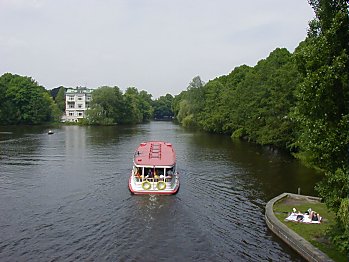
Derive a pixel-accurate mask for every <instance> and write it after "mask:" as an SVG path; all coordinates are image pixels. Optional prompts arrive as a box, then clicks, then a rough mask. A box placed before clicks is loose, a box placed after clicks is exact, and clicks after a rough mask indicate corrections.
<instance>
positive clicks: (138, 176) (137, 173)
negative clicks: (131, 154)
mask: <svg viewBox="0 0 349 262" xmlns="http://www.w3.org/2000/svg"><path fill="white" fill-rule="evenodd" d="M136 178H137V179H138V180H140V179H141V178H142V175H141V172H140V170H139V168H137V170H136Z"/></svg>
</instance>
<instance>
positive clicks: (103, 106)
mask: <svg viewBox="0 0 349 262" xmlns="http://www.w3.org/2000/svg"><path fill="white" fill-rule="evenodd" d="M123 108H124V100H123V95H122V92H121V91H120V89H119V88H118V87H117V86H114V87H109V86H102V87H100V88H98V89H96V90H94V91H93V92H92V101H91V109H90V110H87V112H86V114H87V116H86V118H87V121H88V123H89V124H94V125H110V124H117V123H121V122H122V121H123V114H124V112H123Z"/></svg>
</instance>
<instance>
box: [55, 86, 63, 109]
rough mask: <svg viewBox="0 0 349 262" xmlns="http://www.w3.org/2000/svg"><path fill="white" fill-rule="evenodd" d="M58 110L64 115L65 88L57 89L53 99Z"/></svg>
mask: <svg viewBox="0 0 349 262" xmlns="http://www.w3.org/2000/svg"><path fill="white" fill-rule="evenodd" d="M54 100H55V102H56V104H57V107H58V109H59V110H60V111H61V112H62V113H64V111H65V87H64V86H61V87H59V91H58V93H57V95H56V97H55V98H54Z"/></svg>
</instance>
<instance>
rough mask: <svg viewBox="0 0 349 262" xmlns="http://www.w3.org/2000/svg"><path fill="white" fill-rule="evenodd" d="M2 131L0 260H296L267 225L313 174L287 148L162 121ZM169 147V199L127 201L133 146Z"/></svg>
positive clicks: (308, 188) (309, 184)
mask: <svg viewBox="0 0 349 262" xmlns="http://www.w3.org/2000/svg"><path fill="white" fill-rule="evenodd" d="M47 131H48V130H47V129H46V128H44V127H0V260H1V261H86V260H87V261H302V259H301V258H300V257H299V256H298V255H297V254H296V253H295V252H294V251H292V250H291V249H290V248H288V247H287V246H286V245H285V244H283V242H281V241H280V240H279V239H278V238H277V237H275V236H274V235H273V234H272V233H271V232H270V231H269V230H268V229H267V226H266V224H265V221H264V207H265V204H266V202H267V201H268V200H270V199H271V198H273V197H275V196H276V195H278V194H280V193H282V192H293V193H296V192H297V189H298V187H300V188H301V190H302V193H303V194H310V195H314V194H315V193H314V190H313V187H314V184H315V183H316V182H317V181H318V180H319V179H320V175H319V174H316V173H315V172H314V171H312V170H310V169H307V168H305V167H303V166H302V165H301V164H300V163H299V162H297V161H295V160H294V159H292V158H290V157H289V156H288V155H287V154H282V153H276V152H271V151H269V150H267V149H265V148H263V147H260V146H257V145H254V144H248V143H245V142H239V141H235V142H232V141H231V140H230V138H229V137H225V136H218V135H210V134H205V133H202V132H194V131H188V130H184V129H182V128H181V127H179V126H177V125H175V124H172V123H171V122H151V123H150V124H144V125H139V126H133V127H117V126H116V127H80V126H63V127H61V128H57V129H54V130H53V131H54V132H55V133H54V134H53V135H48V134H47ZM146 140H166V141H169V142H171V143H172V144H173V146H174V148H175V150H176V152H177V160H178V167H179V171H180V181H181V187H180V190H179V193H178V194H176V195H174V196H154V195H150V196H149V195H146V196H133V195H131V194H130V192H129V190H128V187H127V183H128V178H129V174H130V171H131V168H132V156H133V153H134V150H135V149H136V147H137V146H138V144H139V143H141V142H142V141H146Z"/></svg>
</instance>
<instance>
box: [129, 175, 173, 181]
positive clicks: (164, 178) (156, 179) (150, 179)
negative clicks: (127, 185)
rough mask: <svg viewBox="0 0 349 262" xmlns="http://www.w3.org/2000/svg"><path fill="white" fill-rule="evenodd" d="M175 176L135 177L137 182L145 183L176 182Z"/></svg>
mask: <svg viewBox="0 0 349 262" xmlns="http://www.w3.org/2000/svg"><path fill="white" fill-rule="evenodd" d="M173 178H174V176H166V177H158V178H157V177H137V176H135V179H136V182H143V181H149V182H159V181H164V182H172V181H174V179H173Z"/></svg>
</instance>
